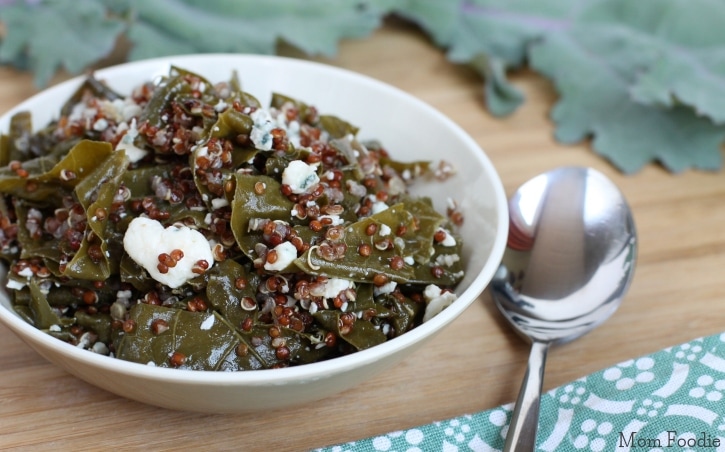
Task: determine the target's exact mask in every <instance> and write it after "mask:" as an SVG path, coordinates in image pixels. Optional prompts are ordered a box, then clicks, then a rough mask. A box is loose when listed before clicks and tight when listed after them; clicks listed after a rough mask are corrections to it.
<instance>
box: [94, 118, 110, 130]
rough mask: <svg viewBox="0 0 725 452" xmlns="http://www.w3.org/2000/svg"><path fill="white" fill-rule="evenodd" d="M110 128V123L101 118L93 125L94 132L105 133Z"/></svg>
mask: <svg viewBox="0 0 725 452" xmlns="http://www.w3.org/2000/svg"><path fill="white" fill-rule="evenodd" d="M107 128H108V121H107V120H106V119H104V118H99V119H97V120H96V122H94V123H93V130H95V131H96V132H103V131H104V130H106V129H107Z"/></svg>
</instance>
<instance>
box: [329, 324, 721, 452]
mask: <svg viewBox="0 0 725 452" xmlns="http://www.w3.org/2000/svg"><path fill="white" fill-rule="evenodd" d="M512 409H513V406H512V405H506V406H501V407H498V408H494V409H491V410H487V411H483V412H480V413H475V414H470V415H464V416H460V417H457V418H453V419H448V420H444V421H440V422H434V423H432V424H429V425H424V426H420V427H416V428H411V429H409V430H404V431H397V432H391V433H387V434H383V435H380V436H376V437H373V438H367V439H363V440H359V441H355V442H350V443H345V444H339V445H335V446H330V447H325V448H321V449H317V451H318V452H378V451H396V452H428V451H442V452H454V451H455V452H458V451H461V452H462V451H475V452H486V451H498V450H501V449H502V447H503V442H504V437H505V434H506V430H507V428H508V423H509V420H510V418H511V410H512ZM537 450H538V451H563V452H574V451H577V452H578V451H594V452H599V451H620V450H621V451H628V450H631V451H652V452H654V451H656V452H668V451H713V452H715V451H723V452H725V333H723V334H718V335H714V336H709V337H705V338H700V339H696V340H693V341H691V342H688V343H685V344H682V345H678V346H675V347H671V348H667V349H664V350H662V351H659V352H657V353H654V354H652V355H649V356H644V357H641V358H637V359H633V360H629V361H625V362H622V363H619V364H617V365H614V366H612V367H609V368H607V369H604V370H602V371H600V372H597V373H594V374H591V375H589V376H587V377H584V378H581V379H579V380H576V381H573V382H571V383H569V384H566V385H564V386H561V387H559V388H556V389H553V390H551V391H549V392H548V393H546V394H544V395H543V396H542V400H541V417H540V420H539V435H538V447H537Z"/></svg>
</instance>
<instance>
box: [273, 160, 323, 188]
mask: <svg viewBox="0 0 725 452" xmlns="http://www.w3.org/2000/svg"><path fill="white" fill-rule="evenodd" d="M318 182H320V178H319V176H317V167H316V166H314V165H308V164H307V163H305V162H303V161H301V160H292V161H291V162H290V163H289V165H287V168H285V169H284V171H283V172H282V184H284V185H289V187H290V189H291V190H292V193H295V194H298V195H299V194H301V193H304V192H306V191H307V190H308V189H309V188H310V187H313V186H315V185H317V183H318Z"/></svg>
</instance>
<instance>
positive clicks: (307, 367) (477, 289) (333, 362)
mask: <svg viewBox="0 0 725 452" xmlns="http://www.w3.org/2000/svg"><path fill="white" fill-rule="evenodd" d="M220 59H224V60H235V61H237V63H235V64H237V65H239V66H240V67H241V66H243V65H242V64H240V63H241V62H244V64H245V65H246V64H249V65H250V67H254V63H255V62H256V63H265V64H282V65H288V66H290V67H291V68H300V69H304V70H308V71H310V70H312V71H319V72H323V73H327V74H332V75H333V76H335V77H341V78H344V79H348V80H349V81H350V82H353V83H359V84H363V85H367V86H369V87H371V88H373V89H375V90H378V91H382V92H384V93H386V94H387V95H392V96H395V97H399V98H402V100H403V101H404V102H406V103H408V104H411V105H412V106H413V107H415V108H417V109H422V110H425V111H426V113H427V114H429V115H432V116H433V117H434V118H435V120H436V121H439V122H441V123H442V124H444V125H445V127H446V128H448V129H450V130H451V131H452V132H454V133H455V134H456V135H457V136H458V138H459V139H460V140H461V141H462V142H463V143H464V144H465V145H466V146H467V147H470V148H474V149H478V150H479V151H480V152H476V153H474V155H473V156H472V157H474V156H475V158H476V160H478V164H480V165H481V167H482V168H484V170H485V174H486V176H487V177H488V178H489V180H490V184H491V185H492V188H493V193H492V197H493V199H494V200H495V207H496V209H497V212H498V218H497V224H496V225H495V227H496V231H497V234H496V236H495V237H494V240H493V244H492V247H491V251H490V253H489V257H488V258H487V259H486V261H485V263H484V266H483V268H482V269H481V271H480V272H479V273H478V275H477V276H476V277H475V278H474V279H473V280H472V281H471V283H470V285H469V286H468V288H466V289H465V290H464V291H463V292H462V293H461V294H460V295H459V296H458V298H457V299H456V300H455V302H454V303H452V304H451V305H450V306H448V307H447V308H446V309H444V310H443V311H441V312H440V313H438V314H437V315H436V316H434V317H433V318H432V319H430V320H429V321H427V322H425V323H423V324H421V325H419V326H417V327H416V328H414V329H413V330H411V331H408V332H406V333H405V334H402V335H400V336H398V337H396V338H394V339H392V340H389V341H386V342H384V343H382V344H379V345H376V346H375V347H371V348H369V349H366V350H361V351H357V352H355V353H352V354H350V355H345V356H340V357H336V358H333V359H329V360H326V361H320V362H316V363H310V364H304V365H299V366H294V367H287V368H280V369H261V370H253V371H238V372H214V371H198V370H187V369H172V368H163V367H155V366H149V365H146V364H140V363H134V362H130V361H124V360H120V359H117V358H113V357H109V356H105V355H100V354H97V353H93V352H90V351H88V350H85V349H80V348H78V347H75V346H73V345H71V344H68V343H66V342H63V341H61V340H58V339H56V338H54V337H52V336H50V335H48V334H47V333H44V332H43V331H41V330H39V329H37V328H35V327H34V326H32V325H30V324H29V323H27V322H25V321H24V320H23V319H21V318H20V317H19V316H18V315H16V314H15V313H14V312H12V311H11V310H9V309H7V308H5V307H4V306H0V323H3V324H5V325H6V326H7V327H9V328H10V329H11V330H12V331H13V332H15V333H16V334H17V335H18V336H19V337H20V339H21V340H23V341H26V342H28V341H30V342H32V343H33V345H42V346H43V347H45V348H52V349H55V350H56V351H57V352H58V353H60V354H61V355H63V356H64V357H65V358H66V359H68V360H70V361H75V362H78V361H80V362H82V363H84V364H86V365H90V366H93V367H98V368H101V369H103V370H106V371H111V372H114V373H119V374H123V375H127V376H131V375H133V376H135V377H141V378H145V379H149V380H163V381H167V382H174V383H181V384H190V385H191V384H193V385H238V384H243V385H251V386H275V385H279V384H286V383H294V382H298V383H299V382H303V381H306V380H316V379H319V378H323V377H325V376H329V375H335V374H339V373H343V372H345V371H349V370H352V369H355V368H358V367H361V366H364V365H366V364H368V363H371V362H374V361H377V360H379V359H382V358H384V357H386V356H390V355H394V354H395V353H396V352H398V351H400V350H402V349H405V348H407V347H409V346H411V345H413V344H414V343H416V342H419V341H421V340H422V339H424V338H426V337H429V336H432V335H434V334H435V333H437V332H439V331H440V330H441V329H442V328H443V327H444V326H445V325H447V324H448V323H450V322H452V321H453V320H454V319H456V318H457V317H458V316H459V315H460V314H461V313H462V312H463V311H464V310H466V309H467V308H468V307H469V306H470V305H471V304H472V303H473V302H474V301H475V300H476V299H477V298H478V297H479V296H480V294H481V293H482V292H483V291H484V289H485V288H486V286H487V285H488V283H489V281H490V280H491V278H492V277H493V274H494V273H495V271H496V269H497V268H498V266H499V263H500V261H501V258H502V256H503V252H504V249H505V244H506V237H507V235H508V234H507V231H508V214H507V209H508V204H507V199H506V195H505V192H504V188H503V185H502V182H501V180H500V177H499V175H498V172H497V171H496V170H495V168H494V166H493V164H492V162H491V161H490V159H489V158H488V156H487V154H486V153H485V151H483V149H481V147H480V146H479V145H478V143H476V141H475V140H474V139H473V138H472V137H471V136H470V135H469V134H468V133H467V132H465V131H464V129H463V128H462V127H461V126H459V125H458V124H457V123H455V122H454V121H453V120H452V119H450V118H448V117H447V116H446V115H444V114H443V113H441V112H440V111H439V110H437V109H436V108H434V107H432V106H431V105H429V104H428V103H426V102H424V101H423V100H421V99H419V98H417V97H415V96H413V95H412V94H409V93H407V92H405V91H403V90H402V89H399V88H397V87H394V86H392V85H389V84H387V83H384V82H382V81H379V80H377V79H375V78H373V77H370V76H367V75H364V74H361V73H357V72H354V71H352V70H349V69H345V68H340V67H336V66H332V65H329V64H325V63H320V62H314V61H308V60H301V59H296V58H290V57H282V56H275V55H248V54H229V53H207V54H187V55H177V56H168V57H159V58H151V59H145V60H139V61H133V62H127V63H122V64H118V65H114V66H109V67H107V68H103V69H99V70H96V71H94V73H95V74H96V75H97V76H98V77H99V78H106V77H109V76H110V77H112V76H113V74H114V73H116V72H119V71H124V70H131V69H136V68H141V67H143V66H154V65H158V66H159V68H161V67H169V66H170V65H172V64H173V65H178V66H182V67H183V65H184V63H185V62H194V64H198V63H199V62H200V61H201V62H204V61H205V60H206V62H209V63H212V62H214V61H219V60H220ZM252 70H253V69H252ZM85 77H86V76H85V75H80V76H77V77H73V78H71V79H69V80H66V81H64V82H61V83H59V84H57V85H54V86H52V87H50V88H47V89H45V90H42V91H40V92H38V93H36V94H34V95H33V96H31V97H29V98H27V99H26V100H24V101H23V102H21V103H20V104H18V105H16V106H14V107H12V108H11V109H9V110H8V111H7V112H5V113H4V114H3V115H0V122H4V121H6V120H7V119H8V118H9V117H10V116H11V115H13V114H14V113H16V112H18V111H21V110H23V109H27V105H28V104H32V103H35V102H37V99H38V98H42V97H45V96H47V95H49V93H52V92H55V91H60V90H68V89H71V88H72V87H77V86H79V85H80V84H81V83H82V82H83V80H84V79H85ZM150 78H151V74H149V79H150ZM139 82H141V80H139ZM0 290H2V291H5V290H6V289H5V288H4V287H2V288H0ZM2 296H5V295H4V294H3V295H2ZM36 350H37V349H36Z"/></svg>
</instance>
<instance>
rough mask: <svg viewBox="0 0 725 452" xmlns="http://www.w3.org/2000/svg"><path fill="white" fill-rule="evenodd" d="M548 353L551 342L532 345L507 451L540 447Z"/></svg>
mask: <svg viewBox="0 0 725 452" xmlns="http://www.w3.org/2000/svg"><path fill="white" fill-rule="evenodd" d="M548 350H549V343H548V342H539V341H534V342H533V343H532V344H531V354H530V355H529V364H528V367H527V369H526V375H524V381H523V383H522V384H521V390H520V392H519V398H518V400H517V401H516V408H515V409H514V414H513V416H512V417H511V423H510V424H509V430H508V434H507V435H506V444H505V445H504V447H503V450H504V452H524V451H533V450H534V448H535V447H536V430H537V428H538V426H539V405H540V400H541V387H542V384H543V382H544V365H545V364H546V352H547V351H548Z"/></svg>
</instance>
